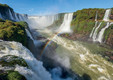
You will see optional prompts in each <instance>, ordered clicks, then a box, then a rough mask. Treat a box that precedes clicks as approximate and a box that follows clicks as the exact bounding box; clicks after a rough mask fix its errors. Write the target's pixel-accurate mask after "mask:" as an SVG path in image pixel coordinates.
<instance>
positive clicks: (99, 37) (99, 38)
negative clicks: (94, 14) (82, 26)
mask: <svg viewBox="0 0 113 80" xmlns="http://www.w3.org/2000/svg"><path fill="white" fill-rule="evenodd" d="M109 26H110V23H109V22H107V25H106V26H105V27H104V28H102V29H101V31H100V32H99V35H98V38H97V41H98V42H100V43H101V42H102V39H103V34H104V31H105V30H106V29H107V28H108V27H109Z"/></svg>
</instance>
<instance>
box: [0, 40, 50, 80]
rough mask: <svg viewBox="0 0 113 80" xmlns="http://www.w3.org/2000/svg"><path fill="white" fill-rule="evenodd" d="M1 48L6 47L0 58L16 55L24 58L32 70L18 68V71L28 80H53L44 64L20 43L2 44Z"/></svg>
mask: <svg viewBox="0 0 113 80" xmlns="http://www.w3.org/2000/svg"><path fill="white" fill-rule="evenodd" d="M0 43H1V45H0V46H4V47H5V50H1V51H0V52H1V53H4V54H0V57H2V56H5V55H15V56H19V57H21V58H23V59H24V60H25V61H26V62H27V64H28V66H29V67H30V69H31V70H29V69H27V68H25V67H18V66H16V71H18V72H20V73H21V74H22V75H24V76H25V77H26V78H27V79H28V80H46V79H48V80H52V79H51V75H50V74H49V72H47V71H46V69H45V68H44V67H43V63H42V62H40V61H38V60H37V59H35V58H34V56H33V55H32V53H31V52H30V51H29V50H28V49H27V48H25V47H24V46H22V44H20V43H16V42H5V43H4V42H0Z"/></svg>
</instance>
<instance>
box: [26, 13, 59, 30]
mask: <svg viewBox="0 0 113 80" xmlns="http://www.w3.org/2000/svg"><path fill="white" fill-rule="evenodd" d="M57 19H58V14H56V15H51V16H29V17H28V24H29V26H31V28H35V29H43V28H45V27H48V26H49V25H51V24H53V22H54V21H55V20H57Z"/></svg>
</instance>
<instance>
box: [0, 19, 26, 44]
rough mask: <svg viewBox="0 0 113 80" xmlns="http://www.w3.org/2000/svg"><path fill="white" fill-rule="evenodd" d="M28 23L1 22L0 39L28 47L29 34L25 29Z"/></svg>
mask: <svg viewBox="0 0 113 80" xmlns="http://www.w3.org/2000/svg"><path fill="white" fill-rule="evenodd" d="M26 27H27V23H25V22H12V21H9V20H6V21H2V20H0V39H2V40H6V41H16V42H20V43H22V44H23V45H24V46H27V34H26V32H25V28H26Z"/></svg>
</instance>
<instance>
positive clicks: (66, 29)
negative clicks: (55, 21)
mask: <svg viewBox="0 0 113 80" xmlns="http://www.w3.org/2000/svg"><path fill="white" fill-rule="evenodd" d="M72 18H73V13H67V14H65V15H64V20H63V23H62V24H61V26H60V28H59V29H58V32H60V33H70V32H72V30H71V27H70V25H71V21H72Z"/></svg>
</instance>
